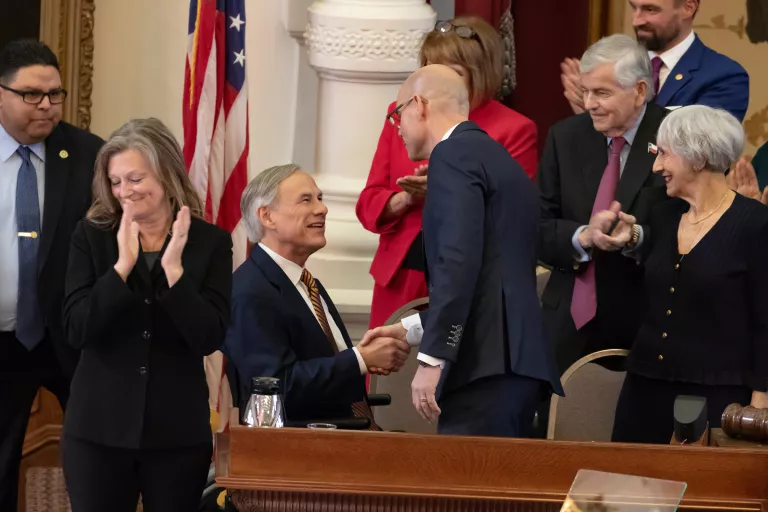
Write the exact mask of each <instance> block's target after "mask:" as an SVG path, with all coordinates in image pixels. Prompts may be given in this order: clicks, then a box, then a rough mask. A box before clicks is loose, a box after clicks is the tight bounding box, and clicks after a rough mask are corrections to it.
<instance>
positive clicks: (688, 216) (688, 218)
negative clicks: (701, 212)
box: [686, 190, 730, 226]
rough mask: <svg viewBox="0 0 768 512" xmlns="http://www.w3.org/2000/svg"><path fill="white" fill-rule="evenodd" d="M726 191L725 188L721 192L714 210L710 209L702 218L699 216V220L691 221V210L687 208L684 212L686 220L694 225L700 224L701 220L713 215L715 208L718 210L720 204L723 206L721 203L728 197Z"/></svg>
mask: <svg viewBox="0 0 768 512" xmlns="http://www.w3.org/2000/svg"><path fill="white" fill-rule="evenodd" d="M728 192H730V190H726V191H725V194H723V198H722V199H721V200H720V202H719V203H718V205H717V206H715V209H714V210H712V211H711V212H709V213H708V214H706V215H705V216H704V217H702V218H701V219H699V220H696V221H693V220H691V210H688V213H687V214H686V216H687V218H686V220H687V221H688V224H692V225H694V226H695V225H696V224H701V223H702V222H704V221H705V220H707V219H708V218H710V217H711V216H712V215H714V214H715V212H716V211H717V210H719V209H720V207H721V206H723V203H724V202H725V198H726V197H728Z"/></svg>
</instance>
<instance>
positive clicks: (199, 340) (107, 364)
mask: <svg viewBox="0 0 768 512" xmlns="http://www.w3.org/2000/svg"><path fill="white" fill-rule="evenodd" d="M166 244H167V241H166ZM164 250H165V247H163V251H164ZM161 257H162V256H158V259H157V261H156V262H155V265H154V266H153V267H152V269H151V270H150V268H149V267H147V264H146V261H145V259H144V255H143V253H140V254H139V259H138V261H137V262H136V266H135V267H134V269H133V271H132V272H131V274H130V275H129V276H128V279H127V281H126V282H123V280H122V279H121V278H120V276H119V275H118V274H117V272H115V270H114V265H115V263H116V262H117V258H118V247H117V228H115V229H113V230H105V229H100V228H97V227H95V226H94V225H92V224H91V223H90V222H88V221H85V220H84V221H82V222H81V223H80V224H78V226H77V228H76V230H75V233H74V235H73V236H72V250H71V253H70V257H69V268H68V271H67V279H66V298H65V301H64V323H65V326H66V329H67V334H68V336H69V342H70V343H71V344H72V346H73V347H75V348H76V349H80V350H81V351H82V354H81V358H80V363H79V364H78V366H77V370H76V371H75V376H74V378H73V380H72V389H71V396H70V399H69V404H68V408H67V414H66V415H65V418H64V432H65V433H66V434H67V435H71V436H74V437H78V438H81V439H85V440H88V441H91V442H94V443H98V444H102V445H106V446H115V447H120V448H172V447H178V446H192V445H196V444H202V443H207V442H210V440H211V430H210V418H209V414H210V413H209V408H208V385H207V383H206V379H205V371H204V369H203V357H204V356H206V355H208V354H211V353H212V352H214V351H215V350H217V349H218V348H219V346H220V345H221V344H222V342H223V341H224V335H225V331H226V328H227V326H228V324H229V302H230V293H231V287H232V276H231V274H232V240H231V238H230V236H229V233H227V232H226V231H224V230H222V229H220V228H217V227H215V226H213V225H211V224H208V223H206V222H204V221H202V220H199V219H193V220H192V224H191V226H190V230H189V234H188V239H187V245H186V246H185V247H184V252H183V254H182V265H183V267H184V274H183V275H182V277H181V279H179V281H178V282H177V283H176V284H175V285H174V286H173V287H172V288H170V289H169V288H168V281H167V280H166V278H165V272H164V271H163V269H162V266H161V264H160V258H161Z"/></svg>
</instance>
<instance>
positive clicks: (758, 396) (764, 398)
mask: <svg viewBox="0 0 768 512" xmlns="http://www.w3.org/2000/svg"><path fill="white" fill-rule="evenodd" d="M749 405H751V406H752V407H755V408H756V409H768V393H766V392H765V391H753V392H752V401H751V402H750V403H749Z"/></svg>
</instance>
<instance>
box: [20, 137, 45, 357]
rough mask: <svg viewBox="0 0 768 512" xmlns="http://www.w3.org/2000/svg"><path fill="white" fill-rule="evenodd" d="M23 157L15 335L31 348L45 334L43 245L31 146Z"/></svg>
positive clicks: (28, 348)
mask: <svg viewBox="0 0 768 512" xmlns="http://www.w3.org/2000/svg"><path fill="white" fill-rule="evenodd" d="M16 152H17V153H18V154H19V156H20V157H21V168H19V176H18V181H17V182H16V226H17V227H18V230H19V301H18V305H17V307H16V338H18V340H19V341H20V342H21V344H22V345H24V346H25V347H26V348H27V350H29V351H32V349H34V348H35V347H36V346H37V345H38V343H40V341H42V339H43V336H44V334H45V327H44V326H43V317H42V315H41V314H40V305H39V304H38V302H37V257H38V256H37V255H38V251H39V248H40V201H39V199H38V195H37V174H36V173H35V168H34V167H33V166H32V160H30V150H29V148H28V147H26V146H19V149H17V150H16Z"/></svg>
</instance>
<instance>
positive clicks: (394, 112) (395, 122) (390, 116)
mask: <svg viewBox="0 0 768 512" xmlns="http://www.w3.org/2000/svg"><path fill="white" fill-rule="evenodd" d="M419 98H421V102H422V103H424V104H425V105H426V104H427V103H429V100H427V98H425V97H423V96H419ZM415 99H416V96H411V98H410V99H408V100H406V101H404V102H402V103H401V104H399V105H397V106H396V107H395V108H393V109H392V111H391V112H390V113H389V114H387V121H389V124H391V125H392V126H394V127H395V128H397V127H398V126H400V114H401V113H402V112H403V110H405V109H406V108H408V105H410V104H411V103H413V100H415ZM395 116H397V119H395Z"/></svg>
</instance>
